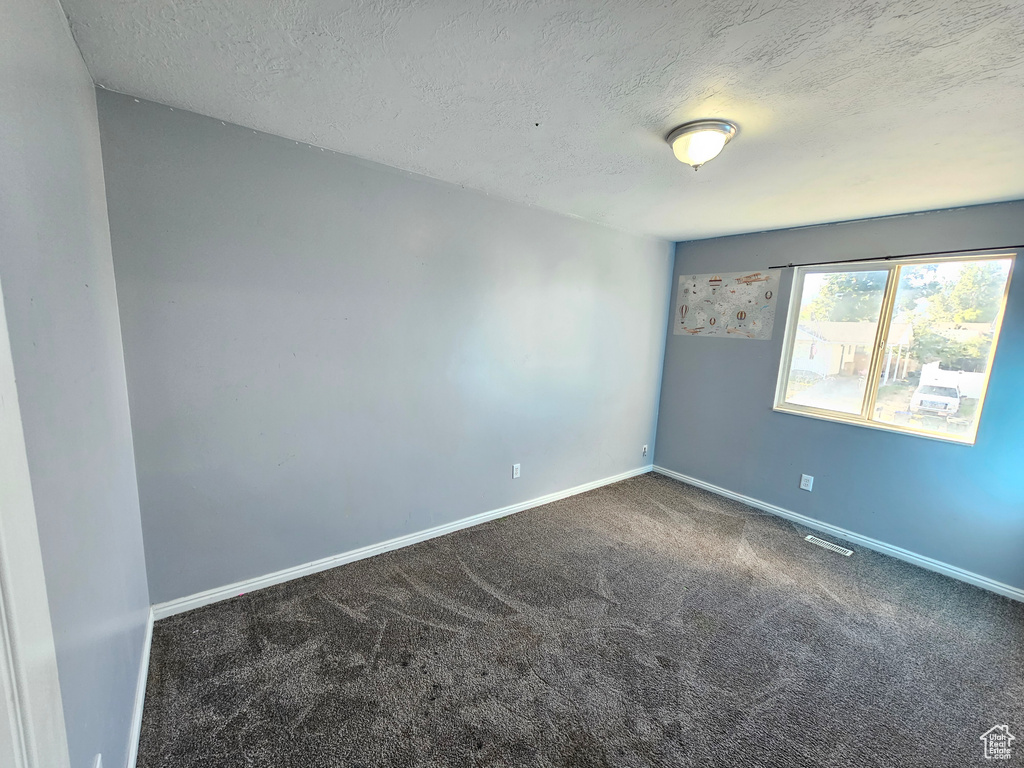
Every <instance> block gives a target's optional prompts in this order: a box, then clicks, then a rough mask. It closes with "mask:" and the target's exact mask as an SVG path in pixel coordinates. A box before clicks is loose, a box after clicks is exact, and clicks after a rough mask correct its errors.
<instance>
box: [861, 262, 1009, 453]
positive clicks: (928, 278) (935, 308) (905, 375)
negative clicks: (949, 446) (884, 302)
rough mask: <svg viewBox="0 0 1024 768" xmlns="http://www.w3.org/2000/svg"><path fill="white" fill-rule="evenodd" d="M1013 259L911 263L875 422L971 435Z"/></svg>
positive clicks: (903, 279) (903, 275) (899, 293)
mask: <svg viewBox="0 0 1024 768" xmlns="http://www.w3.org/2000/svg"><path fill="white" fill-rule="evenodd" d="M1009 274H1010V259H997V260H992V261H961V262H939V263H936V264H914V265H904V266H903V267H902V268H901V269H900V281H899V285H898V286H897V289H896V303H895V305H894V306H893V319H892V324H891V325H890V326H889V338H888V342H887V345H886V348H885V353H884V356H883V358H882V369H881V374H880V376H879V380H878V385H879V387H878V397H877V398H876V401H875V413H874V419H875V420H876V421H881V422H884V423H886V424H900V425H908V426H911V427H917V428H919V429H928V430H931V431H934V432H944V433H948V434H954V435H972V434H973V433H974V429H975V423H976V420H977V417H978V406H979V401H980V398H981V394H982V391H983V389H984V385H985V378H986V375H987V373H988V371H987V367H988V356H989V350H991V348H992V341H993V338H994V336H995V331H996V328H995V324H996V322H997V320H998V318H999V311H1000V309H1001V307H1002V302H1003V294H1004V292H1005V290H1006V281H1007V279H1008V277H1009Z"/></svg>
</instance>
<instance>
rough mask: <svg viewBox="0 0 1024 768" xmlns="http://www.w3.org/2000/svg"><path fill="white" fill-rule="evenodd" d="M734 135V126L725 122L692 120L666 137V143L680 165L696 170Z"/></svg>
mask: <svg viewBox="0 0 1024 768" xmlns="http://www.w3.org/2000/svg"><path fill="white" fill-rule="evenodd" d="M735 135H736V126H735V125H733V124H732V123H730V122H729V121H727V120H693V121H692V122H689V123H683V124H682V125H680V126H679V127H678V128H676V129H675V130H674V131H672V133H670V134H669V135H668V139H666V140H667V141H668V143H669V144H670V145H671V146H672V151H673V152H674V153H675V156H676V158H677V159H678V160H679V162H681V163H686V164H687V165H691V166H693V170H695V171H696V170H697V169H698V168H700V167H701V166H702V165H704V163H706V162H707V161H708V160H712V159H714V158H716V157H718V153H719V152H721V151H722V148H723V147H724V146H725V145H726V144H728V143H729V141H730V140H731V139H732V137H733V136H735Z"/></svg>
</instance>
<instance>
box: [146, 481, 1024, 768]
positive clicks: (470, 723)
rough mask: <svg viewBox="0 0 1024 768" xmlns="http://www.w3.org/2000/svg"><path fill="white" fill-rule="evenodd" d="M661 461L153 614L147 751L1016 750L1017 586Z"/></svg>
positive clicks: (410, 761)
mask: <svg viewBox="0 0 1024 768" xmlns="http://www.w3.org/2000/svg"><path fill="white" fill-rule="evenodd" d="M807 533H808V531H806V530H804V529H802V528H800V527H798V526H795V525H793V524H792V523H789V522H787V521H784V520H781V519H779V518H775V517H772V516H769V515H765V514H762V513H760V512H757V511H755V510H752V509H750V508H748V507H745V506H743V505H742V504H738V503H735V502H732V501H728V500H726V499H722V498H719V497H717V496H714V495H712V494H709V493H707V492H705V491H702V490H699V489H696V488H693V487H690V486H687V485H683V484H682V483H678V482H676V481H674V480H671V479H668V478H665V477H661V476H658V475H653V474H651V475H644V476H641V477H637V478H634V479H631V480H626V481H624V482H621V483H617V484H615V485H611V486H607V487H605V488H600V489H598V490H595V491H591V492H589V493H585V494H582V495H580V496H575V497H573V498H570V499H566V500H564V501H559V502H556V503H554V504H549V505H547V506H545V507H540V508H537V509H533V510H529V511H526V512H521V513H519V514H517V515H514V516H512V517H507V518H503V519H501V520H496V521H493V522H490V523H487V524H484V525H481V526H478V527H476V528H471V529H468V530H465V531H460V532H458V533H454V534H451V535H449V536H445V537H444V538H440V539H434V540H432V541H428V542H424V543H422V544H418V545H416V546H414V547H410V548H408V549H403V550H400V551H397V552H392V553H389V554H385V555H380V556H378V557H374V558H372V559H370V560H364V561H361V562H357V563H352V564H350V565H345V566H342V567H340V568H336V569H334V570H331V571H326V572H323V573H320V574H316V575H313V576H308V577H305V578H303V579H300V580H297V581H293V582H290V583H287V584H282V585H280V586H277V587H272V588H269V589H265V590H262V591H260V592H254V593H251V594H248V595H244V596H242V597H239V598H235V599H233V600H229V601H226V602H222V603H218V604H216V605H212V606H209V607H206V608H202V609H199V610H196V611H192V612H190V613H187V614H181V615H178V616H174V617H171V618H168V619H164V620H163V621H160V622H158V623H157V624H156V627H155V630H154V636H153V649H152V659H151V663H150V672H149V685H148V688H147V693H146V708H145V716H144V719H143V730H142V744H141V749H140V755H139V762H138V765H139V766H140V768H157V766H160V767H161V768H163V767H165V766H166V767H171V766H173V767H174V768H190V767H195V768H199V767H202V768H215V767H219V766H268V767H269V766H274V767H277V766H281V767H282V768H313V767H314V766H315V767H319V766H346V767H348V766H352V767H354V766H401V767H403V768H404V767H405V766H595V767H596V766H666V768H668V767H669V766H671V767H672V768H677V767H679V766H701V767H704V766H743V767H744V768H756V767H758V766H780V767H782V766H785V767H786V768H793V767H795V766H851V767H856V768H868V767H869V766H886V767H889V766H922V767H924V766H927V767H928V768H938V767H939V766H955V767H956V768H964V767H965V766H972V765H992V764H993V761H989V760H985V759H984V757H983V751H982V749H983V743H982V741H981V740H980V736H981V734H982V733H983V732H985V731H987V730H988V729H989V728H990V727H992V726H993V725H997V724H1004V723H1005V724H1008V725H1009V727H1010V731H1011V732H1013V733H1014V734H1015V735H1017V736H1018V738H1019V739H1020V741H1018V742H1017V745H1019V746H1016V749H1015V754H1014V755H1013V758H1012V759H1011V760H1009V761H1003V762H1001V763H996V764H1002V765H1007V766H1013V765H1021V764H1022V763H1024V605H1022V604H1019V603H1015V602H1013V601H1011V600H1008V599H1005V598H1002V597H999V596H996V595H993V594H990V593H988V592H985V591H982V590H980V589H976V588H975V587H972V586H969V585H966V584H962V583H960V582H957V581H953V580H951V579H948V578H945V577H943V576H939V575H936V574H934V573H930V572H928V571H924V570H921V569H919V568H916V567H914V566H911V565H907V564H905V563H902V562H900V561H898V560H893V559H891V558H888V557H885V556H883V555H878V554H875V553H873V552H871V551H869V550H864V549H860V548H856V553H855V554H854V555H853V556H852V557H850V558H846V557H842V556H840V555H836V554H833V553H831V552H828V551H826V550H823V549H820V548H818V547H814V546H812V545H810V544H808V543H806V542H804V541H803V540H802V537H803V536H804V535H806V534H807Z"/></svg>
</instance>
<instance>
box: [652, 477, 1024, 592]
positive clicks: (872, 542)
mask: <svg viewBox="0 0 1024 768" xmlns="http://www.w3.org/2000/svg"><path fill="white" fill-rule="evenodd" d="M654 471H655V472H657V473H658V474H660V475H665V476H666V477H671V478H673V479H674V480H679V481H680V482H682V483H686V484H688V485H695V486H697V487H698V488H703V489H704V490H705V491H711V493H715V494H718V495H719V496H724V497H725V498H727V499H733V500H734V501H739V502H741V503H743V504H746V505H747V506H750V507H754V508H755V509H760V510H762V511H763V512H768V513H769V514H772V515H778V516H779V517H784V518H786V519H787V520H792V521H793V522H794V523H799V524H800V525H803V526H806V527H808V528H813V529H814V530H816V531H822V532H823V533H827V534H830V535H832V536H835V537H836V538H839V539H844V540H845V541H849V542H852V543H853V544H859V545H861V546H862V547H867V548H868V549H873V550H874V551H875V552H881V553H882V554H885V555H890V556H892V557H895V558H898V559H900V560H904V561H906V562H908V563H913V564H914V565H918V566H920V567H922V568H926V569H928V570H929V571H935V572H936V573H941V574H943V575H945V576H951V577H952V578H954V579H958V580H960V581H966V582H967V583H968V584H973V585H974V586H976V587H981V588H982V589H987V590H989V591H990V592H995V593H996V594H999V595H1003V596H1004V597H1009V598H1010V599H1012V600H1019V601H1021V602H1024V589H1019V588H1017V587H1011V586H1010V585H1009V584H1003V583H1002V582H1000V581H995V580H994V579H990V578H988V577H987V576H981V575H980V574H977V573H972V572H971V571H965V570H964V569H963V568H957V567H956V566H955V565H949V564H948V563H943V562H941V561H939V560H933V559H932V558H930V557H925V556H924V555H919V554H917V553H916V552H911V551H910V550H908V549H903V548H901V547H896V546H893V545H892V544H886V543H885V542H884V541H879V540H878V539H872V538H870V537H868V536H862V535H861V534H859V533H854V532H853V531H848V530H846V529H845V528H840V527H839V526H837V525H831V524H829V523H823V522H821V521H820V520H815V519H814V518H813V517H807V516H806V515H801V514H799V513H797V512H791V511H790V510H788V509H784V508H783V507H777V506H775V505H774V504H769V503H767V502H765V501H760V500H759V499H755V498H753V497H751V496H744V495H743V494H742V493H734V492H733V491H729V490H726V489H725V488H720V487H719V486H717V485H712V484H711V483H705V482H704V481H703V480H698V479H697V478H695V477H690V476H688V475H684V474H681V473H679V472H673V471H672V470H671V469H665V467H659V466H658V465H655V466H654Z"/></svg>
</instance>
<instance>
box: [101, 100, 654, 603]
mask: <svg viewBox="0 0 1024 768" xmlns="http://www.w3.org/2000/svg"><path fill="white" fill-rule="evenodd" d="M98 101H99V107H100V125H101V133H102V137H103V150H104V163H105V167H106V178H107V194H108V203H109V208H110V221H111V231H112V239H113V249H114V261H115V269H116V272H117V287H118V297H119V300H120V306H121V319H122V324H123V327H124V342H125V357H126V360H127V369H128V388H129V394H130V399H131V407H132V415H133V429H134V433H135V449H136V461H137V463H138V473H139V492H140V496H141V503H142V520H143V529H144V532H145V537H144V538H145V543H146V559H147V563H148V566H149V579H150V592H151V594H152V597H153V600H154V602H160V601H166V600H170V599H172V598H178V597H182V596H185V595H189V594H192V593H195V592H198V591H201V590H204V589H208V588H212V587H218V586H222V585H225V584H228V583H231V582H234V581H237V580H241V579H246V578H250V577H255V576H259V575H263V574H266V573H270V572H273V571H276V570H279V569H282V568H286V567H289V566H294V565H298V564H301V563H304V562H308V561H311V560H316V559H318V558H322V557H326V556H330V555H334V554H338V553H341V552H344V551H347V550H350V549H353V548H356V547H361V546H364V545H368V544H372V543H376V542H380V541H384V540H387V539H390V538H392V537H395V536H399V535H402V534H407V533H412V532H415V531H419V530H423V529H426V528H430V527H432V526H436V525H440V524H443V523H446V522H449V521H454V520H458V519H460V518H464V517H467V516H469V515H474V514H477V513H480V512H485V511H488V510H492V509H496V508H499V507H503V506H505V505H509V504H513V503H516V502H521V501H525V500H528V499H531V498H535V497H537V496H541V495H543V494H547V493H551V492H553V491H558V490H562V489H566V488H570V487H572V486H575V485H578V484H581V483H585V482H588V481H592V480H597V479H600V478H603V477H607V476H610V475H614V474H617V473H620V472H624V471H626V470H630V469H633V468H636V467H639V466H641V465H644V464H647V463H649V461H650V457H649V456H648V458H647V459H644V458H642V457H641V446H642V445H644V444H645V443H646V444H648V445H650V446H651V450H652V451H653V449H654V433H655V422H656V411H657V400H658V387H659V384H660V376H661V363H662V359H663V349H664V328H665V323H666V322H667V311H668V310H667V300H668V293H669V290H670V285H669V277H670V273H671V267H672V246H671V245H670V244H668V243H665V242H662V241H655V240H645V239H639V238H636V237H631V236H627V235H624V234H621V233H618V232H615V231H613V230H609V229H605V228H602V227H599V226H596V225H592V224H587V223H584V222H581V221H577V220H573V219H568V218H563V217H560V216H557V215H554V214H550V213H547V212H544V211H540V210H536V209H530V208H527V207H522V206H519V205H514V204H511V203H507V202H504V201H500V200H497V199H494V198H489V197H487V196H484V195H481V194H478V193H475V192H469V191H465V190H462V189H460V188H457V187H454V186H451V185H446V184H442V183H439V182H433V181H430V180H428V179H425V178H423V177H418V176H413V175H410V174H407V173H404V172H399V171H396V170H393V169H390V168H386V167H384V166H380V165H375V164H372V163H368V162H364V161H360V160H356V159H353V158H351V157H346V156H343V155H337V154H332V153H330V152H324V151H321V150H320V149H315V148H311V147H309V146H306V145H300V144H296V143H295V142H293V141H289V140H287V139H281V138H278V137H274V136H269V135H265V134H257V133H255V132H253V131H251V130H248V129H244V128H240V127H237V126H232V125H224V124H222V123H221V122H220V121H218V120H213V119H210V118H206V117H201V116H198V115H195V114H191V113H187V112H182V111H180V110H178V111H175V110H171V109H170V108H168V107H164V106H160V105H156V104H152V103H148V102H144V101H143V102H137V101H135V100H133V99H131V98H128V97H125V96H121V95H117V94H113V93H109V92H99V93H98ZM514 462H518V463H521V464H522V477H521V478H520V479H518V480H514V481H513V480H512V479H511V465H512V464H513V463H514Z"/></svg>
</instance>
